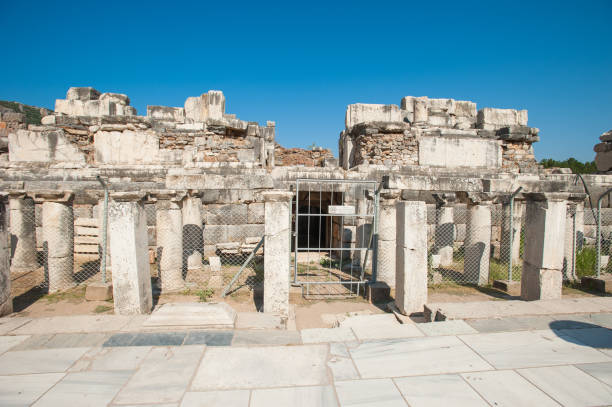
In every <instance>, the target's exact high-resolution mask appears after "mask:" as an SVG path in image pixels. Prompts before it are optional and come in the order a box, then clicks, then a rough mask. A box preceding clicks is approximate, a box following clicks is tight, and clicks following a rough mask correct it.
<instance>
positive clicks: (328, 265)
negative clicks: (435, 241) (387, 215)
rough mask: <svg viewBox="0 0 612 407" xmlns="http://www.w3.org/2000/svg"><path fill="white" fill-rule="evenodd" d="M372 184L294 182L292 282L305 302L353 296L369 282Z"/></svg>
mask: <svg viewBox="0 0 612 407" xmlns="http://www.w3.org/2000/svg"><path fill="white" fill-rule="evenodd" d="M376 187H377V183H376V182H375V181H344V180H306V179H299V180H297V182H296V197H295V199H294V208H293V213H294V216H293V217H294V219H293V237H294V241H293V256H292V262H293V276H292V277H293V281H294V282H295V283H297V284H300V285H301V286H302V287H303V293H304V295H305V296H308V297H317V296H322V297H328V296H332V297H333V296H352V295H357V294H358V293H359V292H360V290H361V289H362V288H363V286H364V283H365V282H366V281H368V280H370V279H371V278H372V265H373V264H375V260H374V259H373V257H374V251H373V250H372V247H373V240H374V236H375V233H374V227H375V222H376V207H377V195H376Z"/></svg>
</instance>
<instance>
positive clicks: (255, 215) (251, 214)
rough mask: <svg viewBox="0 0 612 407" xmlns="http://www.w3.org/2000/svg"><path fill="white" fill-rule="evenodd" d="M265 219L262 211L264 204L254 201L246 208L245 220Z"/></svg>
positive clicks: (251, 221) (259, 220) (254, 221)
mask: <svg viewBox="0 0 612 407" xmlns="http://www.w3.org/2000/svg"><path fill="white" fill-rule="evenodd" d="M264 220H265V212H264V204H263V202H262V203H259V202H254V203H252V204H249V206H248V210H247V222H248V223H264Z"/></svg>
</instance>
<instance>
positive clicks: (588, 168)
mask: <svg viewBox="0 0 612 407" xmlns="http://www.w3.org/2000/svg"><path fill="white" fill-rule="evenodd" d="M540 164H542V165H543V166H544V168H553V167H557V168H570V169H571V170H572V172H573V173H574V174H593V173H595V172H597V166H596V165H595V161H587V162H584V163H583V162H581V161H578V160H576V159H575V158H574V157H570V158H568V159H567V160H565V161H557V160H553V159H552V158H544V159H543V160H542V161H540Z"/></svg>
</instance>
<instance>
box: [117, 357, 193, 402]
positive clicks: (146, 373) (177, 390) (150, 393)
mask: <svg viewBox="0 0 612 407" xmlns="http://www.w3.org/2000/svg"><path fill="white" fill-rule="evenodd" d="M204 349H205V346H182V347H161V348H153V349H151V352H150V353H149V354H148V355H147V356H146V358H145V360H144V361H143V362H142V364H141V365H140V368H139V369H138V370H137V371H136V373H135V374H134V376H132V378H131V379H130V381H129V382H128V383H127V384H126V385H125V386H124V387H123V389H122V390H121V391H120V392H119V394H118V395H117V397H116V398H115V401H114V402H115V403H117V404H128V403H134V404H137V403H156V402H157V403H170V402H177V401H179V400H180V398H181V397H182V395H183V393H184V392H185V390H186V388H187V385H188V384H189V382H190V380H191V378H192V377H193V374H194V372H195V370H196V367H197V366H198V364H199V363H200V359H201V357H202V354H203V353H204Z"/></svg>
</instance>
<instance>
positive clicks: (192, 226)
mask: <svg viewBox="0 0 612 407" xmlns="http://www.w3.org/2000/svg"><path fill="white" fill-rule="evenodd" d="M203 255H204V240H203V234H202V199H201V198H200V196H199V195H197V194H190V195H188V196H187V197H185V199H184V200H183V269H184V270H185V269H187V270H201V269H202V256H203Z"/></svg>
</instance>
